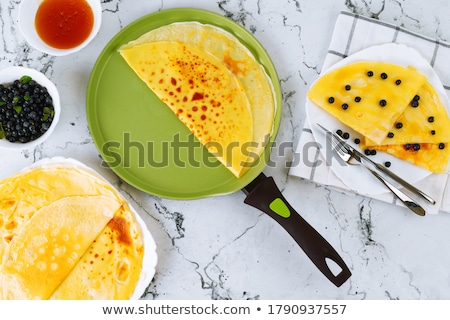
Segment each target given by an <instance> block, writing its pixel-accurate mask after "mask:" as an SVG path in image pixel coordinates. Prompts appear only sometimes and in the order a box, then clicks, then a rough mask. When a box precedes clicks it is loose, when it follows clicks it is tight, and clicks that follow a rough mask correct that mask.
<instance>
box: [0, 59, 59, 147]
mask: <svg viewBox="0 0 450 320" xmlns="http://www.w3.org/2000/svg"><path fill="white" fill-rule="evenodd" d="M60 113H61V105H60V98H59V93H58V90H57V89H56V86H55V85H54V84H53V83H52V82H51V81H50V80H49V79H48V78H47V77H46V76H45V75H44V74H43V73H41V72H39V71H37V70H34V69H29V68H25V67H19V66H14V67H8V68H6V69H3V70H0V148H3V149H27V148H32V147H35V146H37V145H39V144H41V143H42V142H44V141H45V140H46V139H47V138H48V137H49V136H50V135H51V134H52V132H53V130H54V129H55V127H56V125H57V123H58V120H59V115H60Z"/></svg>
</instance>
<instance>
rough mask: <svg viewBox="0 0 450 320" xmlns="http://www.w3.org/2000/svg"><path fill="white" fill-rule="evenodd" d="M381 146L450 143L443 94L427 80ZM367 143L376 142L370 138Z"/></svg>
mask: <svg viewBox="0 0 450 320" xmlns="http://www.w3.org/2000/svg"><path fill="white" fill-rule="evenodd" d="M389 132H391V133H392V135H388V136H387V137H386V138H385V139H384V140H383V141H382V142H381V143H380V145H398V144H407V143H409V144H413V143H434V144H439V143H441V142H450V119H449V116H448V114H447V110H446V108H445V106H444V105H443V104H442V101H441V99H440V98H439V94H438V93H437V92H436V90H435V89H434V88H433V86H432V85H431V84H430V83H429V82H428V81H427V82H425V84H424V85H423V86H422V87H421V88H420V89H419V90H418V91H417V93H416V96H415V97H414V98H413V100H412V101H411V102H410V103H409V105H408V107H407V108H406V109H405V110H404V111H403V113H402V114H401V115H400V116H399V117H398V119H396V121H395V123H394V125H393V126H392V128H391V129H390V131H389ZM365 144H366V146H368V147H371V146H374V145H376V143H374V142H373V141H370V140H368V139H367V141H365Z"/></svg>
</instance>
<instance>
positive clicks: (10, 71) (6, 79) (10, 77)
mask: <svg viewBox="0 0 450 320" xmlns="http://www.w3.org/2000/svg"><path fill="white" fill-rule="evenodd" d="M22 76H30V77H31V78H32V79H33V80H35V81H36V82H37V83H39V84H40V85H41V86H43V87H46V88H47V91H48V93H49V94H50V96H51V97H52V100H53V108H54V111H55V114H54V115H53V120H52V123H51V125H50V127H49V128H48V130H47V131H46V132H45V133H44V134H43V135H42V136H40V137H39V138H37V139H35V140H33V141H30V142H25V143H22V142H10V141H8V140H6V138H3V139H0V149H16V150H22V149H29V148H33V147H35V146H37V145H39V144H41V143H42V142H44V141H45V140H47V138H48V137H49V136H50V135H51V134H52V132H53V130H55V127H56V125H57V123H58V121H59V116H60V114H61V102H60V97H59V93H58V89H56V86H55V85H54V84H53V82H51V81H50V80H49V79H48V78H47V77H46V76H45V75H44V74H43V73H41V72H39V71H37V70H34V69H29V68H24V67H18V66H14V67H8V68H5V69H2V70H0V84H3V85H5V86H6V85H7V84H10V83H12V82H14V80H18V79H20V78H21V77H22Z"/></svg>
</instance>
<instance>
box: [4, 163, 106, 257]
mask: <svg viewBox="0 0 450 320" xmlns="http://www.w3.org/2000/svg"><path fill="white" fill-rule="evenodd" d="M79 195H84V196H88V195H90V196H94V195H109V196H112V197H115V193H114V190H113V188H112V187H111V186H109V185H108V184H106V183H105V182H104V181H102V180H101V179H99V177H96V176H94V175H92V174H87V172H85V171H84V170H81V169H77V168H74V167H69V166H42V167H39V168H33V169H32V170H26V171H21V172H18V173H16V174H14V175H13V176H10V177H8V178H6V179H4V180H2V181H0V257H1V256H2V255H3V250H4V248H5V247H6V246H8V244H9V242H10V241H11V240H12V239H13V238H14V236H15V235H17V233H18V232H20V230H21V229H22V227H23V226H24V225H25V224H26V223H27V222H28V221H29V220H30V219H31V217H32V216H33V214H34V213H35V212H36V211H38V210H39V209H41V208H42V207H45V206H47V205H49V204H50V203H52V202H54V201H57V200H59V199H61V198H64V197H70V196H79Z"/></svg>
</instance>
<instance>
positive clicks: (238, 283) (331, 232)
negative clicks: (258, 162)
mask: <svg viewBox="0 0 450 320" xmlns="http://www.w3.org/2000/svg"><path fill="white" fill-rule="evenodd" d="M19 2H20V1H19V0H9V1H8V0H6V1H2V2H1V4H0V22H1V23H0V31H1V38H2V42H1V43H0V44H1V49H0V51H1V55H0V68H5V67H7V66H11V65H22V66H25V67H30V68H35V69H37V70H39V71H42V72H43V73H45V74H46V75H47V77H49V78H50V79H51V80H52V81H53V82H54V83H55V84H56V86H57V88H58V89H59V93H60V95H61V99H62V109H63V112H62V114H61V119H60V122H59V124H58V126H57V128H56V130H55V133H54V134H53V136H52V137H51V138H50V139H49V140H48V141H46V142H45V143H44V144H42V145H40V146H38V147H36V148H34V149H31V150H25V151H7V152H6V151H1V153H0V163H1V165H0V178H4V177H6V176H8V175H10V174H12V173H14V172H16V171H18V170H20V169H21V168H23V167H25V166H27V165H30V164H32V163H34V162H36V161H38V160H40V159H42V158H46V157H54V156H64V157H71V158H75V159H78V160H80V161H82V162H84V163H85V164H87V165H89V166H91V167H93V168H95V169H96V170H99V171H100V172H101V173H102V174H103V175H104V176H105V177H107V179H108V180H109V181H110V182H111V183H112V184H114V185H115V186H116V187H117V188H119V189H120V190H121V191H122V193H123V195H124V196H125V197H126V198H127V199H128V200H129V201H130V203H131V204H132V205H133V206H134V207H135V208H136V209H137V211H138V212H139V214H140V215H141V216H142V217H143V218H144V220H145V221H146V223H147V225H148V228H149V230H150V231H151V233H152V235H153V237H154V239H155V242H156V244H157V254H158V264H157V266H156V274H155V277H154V279H153V281H152V282H151V283H150V285H149V286H148V288H147V290H146V293H145V295H144V297H143V298H144V299H150V300H151V299H158V300H163V299H264V300H266V299H449V298H450V290H449V288H450V271H449V267H448V266H449V265H450V251H449V250H448V248H449V245H450V233H449V231H448V229H447V228H448V226H450V216H449V215H448V214H444V213H440V214H437V215H429V216H426V217H419V216H415V215H413V214H411V213H410V212H409V211H407V209H404V208H401V207H398V206H394V205H391V204H388V203H384V202H380V201H377V200H373V199H370V198H366V197H362V196H349V195H346V194H343V193H341V192H338V191H336V190H334V189H332V188H329V187H326V186H323V185H317V184H315V183H312V182H310V181H307V180H303V179H300V178H296V177H293V176H290V175H289V169H288V167H287V166H286V163H288V162H289V161H290V160H291V159H292V156H293V152H294V151H293V150H294V147H295V145H296V143H297V141H298V139H299V136H300V134H301V129H302V127H303V124H304V121H305V112H304V101H305V93H306V91H307V89H308V87H309V85H310V84H311V83H312V82H313V81H314V80H315V79H316V78H317V77H318V75H319V70H320V69H321V66H322V63H323V60H324V57H325V54H326V51H327V48H328V44H329V41H330V37H331V34H332V31H333V25H334V22H335V20H336V18H337V16H338V14H339V12H340V11H348V12H352V13H357V14H360V15H363V16H367V17H372V18H375V19H380V20H383V21H386V22H388V23H393V24H396V25H398V26H402V27H404V28H407V29H409V30H411V31H414V32H419V33H421V34H423V35H426V36H429V37H433V38H436V39H438V40H440V41H450V20H449V19H448V12H450V10H449V9H450V3H449V2H448V1H447V0H430V1H426V2H425V1H421V0H409V1H384V0H376V1H364V0H350V1H349V0H304V1H300V0H292V1H271V0H246V1H243V0H189V1H186V0H176V1H175V0H160V1H138V2H137V1H135V0H102V8H103V24H102V26H101V29H100V31H99V33H98V35H97V37H96V38H95V39H94V40H93V42H91V44H90V45H89V46H88V47H86V48H84V49H83V50H82V51H80V52H78V53H75V54H72V55H69V56H64V57H54V56H49V55H46V54H43V53H41V52H38V51H36V50H35V49H33V48H32V47H30V46H29V45H28V44H27V43H26V41H25V40H24V38H23V37H22V35H21V33H20V32H19V30H18V26H17V15H18V5H19ZM176 7H195V8H202V9H207V10H210V11H213V12H216V13H219V14H221V15H224V16H226V17H229V18H231V19H233V20H234V21H236V22H237V23H239V24H240V25H242V26H244V27H245V28H246V29H247V30H249V31H251V32H252V33H253V34H254V36H255V37H256V38H257V39H258V40H259V41H260V42H261V43H262V44H263V46H264V47H265V48H266V49H267V51H268V53H269V55H270V56H271V58H272V60H273V62H274V64H275V67H276V69H277V72H278V75H279V78H280V81H281V88H282V92H283V111H282V120H281V125H280V130H279V133H278V135H277V138H276V141H277V142H278V143H281V142H283V143H285V145H286V146H287V148H285V152H284V153H283V154H276V155H273V160H274V162H275V163H276V165H275V166H270V167H268V168H267V169H266V170H265V171H264V172H265V174H266V175H270V176H273V177H274V179H275V181H276V183H277V185H278V186H279V187H280V189H281V190H282V192H283V194H284V196H285V197H286V198H287V200H288V201H289V202H290V204H291V205H292V206H293V207H294V208H296V210H297V211H298V212H299V213H300V214H301V216H302V217H303V218H305V219H306V220H307V221H308V222H309V223H310V224H311V225H312V226H313V227H314V228H315V229H316V230H317V231H318V232H319V233H320V234H322V235H323V236H324V237H325V238H326V239H327V240H328V241H329V242H330V243H331V244H332V245H333V247H334V248H335V249H336V250H337V251H338V252H339V254H340V255H341V256H342V258H343V259H344V260H345V262H346V263H347V264H348V266H349V268H350V269H351V272H352V274H353V275H352V277H351V278H350V279H349V280H348V281H347V282H346V283H344V284H343V285H342V286H341V287H339V288H337V287H335V286H334V285H333V284H332V283H330V282H329V281H328V280H327V279H326V278H325V277H324V276H323V275H322V274H321V273H320V272H319V271H318V270H317V269H316V267H315V266H314V265H313V264H312V263H311V261H310V260H309V259H308V258H307V256H306V255H305V254H304V252H303V251H302V250H301V249H300V248H299V246H298V245H297V244H296V243H295V242H294V240H292V238H291V237H290V236H289V235H288V234H287V233H286V232H285V231H284V230H283V229H282V228H281V227H280V226H279V225H278V224H277V223H276V222H275V221H274V220H272V219H271V218H270V217H268V216H267V215H265V214H264V213H262V212H260V211H258V210H256V209H254V208H252V207H250V206H248V205H246V204H244V202H243V201H244V199H245V195H244V193H243V192H236V193H233V194H230V195H223V196H216V197H211V198H206V199H200V200H189V201H179V200H167V199H161V198H158V197H155V196H152V195H148V194H145V193H143V192H141V191H138V190H136V189H135V188H133V187H131V186H129V185H128V184H126V183H124V182H122V181H121V180H120V179H119V178H118V177H117V176H116V175H115V174H113V173H112V172H111V171H109V170H108V169H105V168H102V167H101V166H100V164H101V159H100V157H99V153H98V151H97V149H96V147H95V145H94V143H93V140H92V138H91V136H90V133H89V129H88V125H87V121H86V112H85V106H86V104H85V95H86V87H87V83H88V80H89V76H90V73H91V70H92V67H93V65H94V63H95V61H96V59H97V57H98V55H99V54H100V52H101V51H102V49H103V47H104V46H105V45H106V44H107V43H108V41H109V40H110V39H111V38H112V37H113V36H114V35H115V34H116V33H117V32H118V31H119V30H121V29H122V28H123V27H125V26H126V25H127V24H129V23H131V22H133V21H134V20H136V19H138V18H140V17H142V16H143V15H146V14H149V13H152V12H155V11H158V10H162V9H168V8H176ZM447 241H448V242H447Z"/></svg>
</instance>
